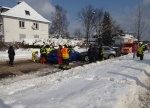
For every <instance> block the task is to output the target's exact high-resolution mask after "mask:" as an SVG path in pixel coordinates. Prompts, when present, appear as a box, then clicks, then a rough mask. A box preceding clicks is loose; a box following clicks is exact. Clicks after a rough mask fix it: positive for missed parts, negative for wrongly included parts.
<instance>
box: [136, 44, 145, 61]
mask: <svg viewBox="0 0 150 108" xmlns="http://www.w3.org/2000/svg"><path fill="white" fill-rule="evenodd" d="M144 51H145V45H144V44H143V43H140V46H139V48H138V54H139V57H140V60H143V57H144Z"/></svg>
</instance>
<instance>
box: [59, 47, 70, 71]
mask: <svg viewBox="0 0 150 108" xmlns="http://www.w3.org/2000/svg"><path fill="white" fill-rule="evenodd" d="M61 53H62V59H63V66H62V68H63V69H70V66H69V49H68V48H67V45H64V48H62V50H61Z"/></svg>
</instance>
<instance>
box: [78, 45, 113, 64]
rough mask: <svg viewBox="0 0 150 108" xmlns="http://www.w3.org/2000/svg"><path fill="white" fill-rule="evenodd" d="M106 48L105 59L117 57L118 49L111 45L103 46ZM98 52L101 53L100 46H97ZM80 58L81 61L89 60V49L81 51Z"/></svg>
mask: <svg viewBox="0 0 150 108" xmlns="http://www.w3.org/2000/svg"><path fill="white" fill-rule="evenodd" d="M102 47H103V48H104V58H105V59H112V58H114V57H116V51H115V50H114V49H113V48H111V47H109V46H102ZM96 52H97V53H99V47H97V48H96ZM79 58H80V60H81V61H89V58H88V55H87V51H84V52H81V53H80V57H79Z"/></svg>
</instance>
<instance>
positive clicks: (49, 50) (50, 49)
mask: <svg viewBox="0 0 150 108" xmlns="http://www.w3.org/2000/svg"><path fill="white" fill-rule="evenodd" d="M53 49H54V48H53V46H50V48H46V50H47V54H48V53H50V52H51V51H52V50H53Z"/></svg>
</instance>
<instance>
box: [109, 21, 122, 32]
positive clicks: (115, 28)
mask: <svg viewBox="0 0 150 108" xmlns="http://www.w3.org/2000/svg"><path fill="white" fill-rule="evenodd" d="M111 25H112V34H119V31H120V25H119V24H117V22H116V21H115V20H113V19H111Z"/></svg>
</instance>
